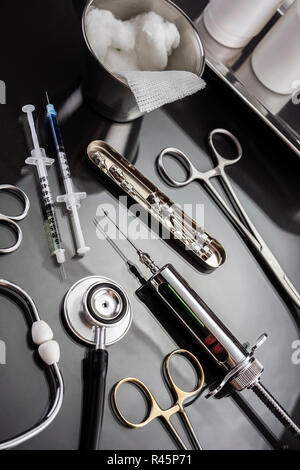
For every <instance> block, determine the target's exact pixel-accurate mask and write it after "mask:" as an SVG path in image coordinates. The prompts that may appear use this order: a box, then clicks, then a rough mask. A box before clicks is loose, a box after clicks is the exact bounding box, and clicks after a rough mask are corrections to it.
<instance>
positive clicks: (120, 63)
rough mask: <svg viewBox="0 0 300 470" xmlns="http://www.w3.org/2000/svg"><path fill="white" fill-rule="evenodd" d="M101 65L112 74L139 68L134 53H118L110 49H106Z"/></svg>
mask: <svg viewBox="0 0 300 470" xmlns="http://www.w3.org/2000/svg"><path fill="white" fill-rule="evenodd" d="M103 63H104V64H105V67H106V68H107V69H108V70H110V71H111V72H113V73H121V72H125V71H127V70H137V68H138V66H139V65H138V59H137V55H136V52H135V51H118V50H116V49H113V48H112V47H109V48H108V50H107V53H106V56H105V59H104V62H103Z"/></svg>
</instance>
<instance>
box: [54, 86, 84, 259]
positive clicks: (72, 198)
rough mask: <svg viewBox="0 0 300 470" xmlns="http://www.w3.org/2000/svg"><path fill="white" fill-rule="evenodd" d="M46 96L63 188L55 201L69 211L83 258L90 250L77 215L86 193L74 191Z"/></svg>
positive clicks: (56, 122) (56, 123) (78, 248)
mask: <svg viewBox="0 0 300 470" xmlns="http://www.w3.org/2000/svg"><path fill="white" fill-rule="evenodd" d="M46 96H47V101H48V104H47V117H48V119H49V123H50V126H51V131H52V136H53V140H54V144H55V148H56V153H57V158H58V161H59V167H60V172H61V176H62V179H63V183H64V188H65V194H61V195H60V196H57V198H56V201H57V202H64V203H65V204H66V207H67V209H68V211H70V213H71V220H72V225H73V233H74V238H75V242H76V250H77V254H78V255H79V256H84V255H85V254H86V253H88V251H90V248H89V247H88V246H86V244H85V241H84V237H83V233H82V228H81V225H80V220H79V215H78V209H79V207H80V205H81V200H82V199H84V198H86V193H85V192H75V191H74V186H73V181H72V177H71V171H70V167H69V163H68V160H67V155H66V151H65V148H64V143H63V139H62V135H61V132H60V128H59V124H58V119H57V113H56V111H55V108H54V106H53V104H51V103H50V101H49V97H48V93H47V92H46Z"/></svg>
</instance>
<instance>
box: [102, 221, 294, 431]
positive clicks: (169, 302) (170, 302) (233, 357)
mask: <svg viewBox="0 0 300 470" xmlns="http://www.w3.org/2000/svg"><path fill="white" fill-rule="evenodd" d="M105 215H106V217H108V214H107V213H105ZM108 218H109V219H110V220H111V222H112V223H113V224H114V225H115V226H116V227H117V229H118V230H119V231H120V233H122V235H123V236H124V237H125V238H126V239H127V240H128V241H129V243H130V244H131V246H132V247H133V248H134V249H135V250H136V252H137V254H138V256H139V260H140V262H141V263H142V264H144V265H145V266H146V267H147V268H148V269H149V270H150V271H151V273H152V277H151V278H150V279H149V280H148V281H147V282H146V286H147V287H149V288H150V290H151V292H152V293H153V295H155V296H156V297H157V298H158V299H159V301H160V302H162V303H163V304H164V305H165V306H167V308H168V309H169V310H170V311H171V312H172V313H173V314H175V315H176V318H177V319H178V320H179V321H180V323H181V324H182V326H183V327H184V328H185V330H186V331H187V332H188V333H189V334H191V335H192V336H193V337H194V338H195V339H196V341H197V342H198V343H199V344H200V345H201V346H202V348H204V350H205V351H206V352H207V353H208V355H209V356H210V358H211V359H212V360H213V362H214V363H215V364H216V365H217V366H219V367H220V368H221V369H223V372H224V378H223V380H222V381H221V382H220V384H219V385H218V386H217V387H216V388H215V389H214V390H211V391H210V392H209V394H208V395H207V398H209V397H211V396H215V395H217V394H218V393H219V392H221V390H222V389H223V388H224V387H225V386H226V385H227V384H230V385H231V386H232V387H233V388H234V389H235V390H236V391H238V392H240V391H242V390H245V389H246V388H249V389H251V390H253V391H254V392H255V394H256V395H257V396H258V397H259V398H260V399H261V400H262V401H263V402H264V403H265V404H266V405H267V406H268V408H269V409H270V410H271V411H272V413H274V415H275V416H276V417H277V418H278V419H279V421H281V422H282V424H283V425H284V426H286V427H287V428H291V429H292V430H293V431H294V432H295V433H296V434H297V435H298V436H300V429H299V427H298V426H297V424H295V422H294V421H293V420H292V419H291V418H290V416H289V415H288V414H287V413H286V411H285V410H284V409H283V408H282V407H281V406H280V405H279V404H278V402H277V401H276V400H275V399H274V398H273V397H272V395H271V394H270V393H269V392H268V391H267V390H266V389H265V388H264V386H263V385H262V384H261V383H260V377H261V374H262V372H263V366H262V364H261V363H260V362H259V361H258V360H257V359H256V358H255V357H254V352H255V351H256V349H257V348H258V347H259V346H261V345H262V344H263V343H264V341H265V340H266V338H267V335H266V334H263V335H262V336H261V337H260V338H259V339H258V340H257V342H256V344H255V345H254V346H253V347H252V349H251V351H248V350H247V349H246V347H245V346H243V345H242V344H241V343H240V342H239V341H238V340H237V339H236V338H235V337H234V335H233V334H232V333H231V332H230V330H228V328H226V326H225V325H224V324H223V323H222V322H221V320H220V319H219V318H218V317H217V316H216V315H215V314H214V313H213V312H212V310H211V309H210V308H209V307H208V306H207V305H206V304H205V302H204V301H203V300H202V299H201V298H200V297H199V296H198V294H197V293H196V292H195V291H194V290H193V289H192V288H191V287H190V286H189V284H188V283H187V282H186V281H185V280H184V279H183V278H182V276H181V275H180V274H179V273H178V272H177V271H176V270H175V268H174V267H173V266H172V265H170V264H167V265H165V266H163V267H162V268H159V267H158V266H157V265H156V264H155V263H154V262H153V261H152V259H151V258H150V256H149V255H148V254H147V253H144V252H142V251H141V250H139V249H138V248H137V247H136V246H135V245H134V244H133V242H132V241H131V240H130V239H129V238H128V237H126V235H125V234H124V233H123V232H122V231H121V230H120V228H119V227H118V225H117V224H116V223H115V222H114V221H113V220H112V219H111V218H110V217H108ZM99 228H100V229H101V226H100V224H99ZM106 236H107V235H106ZM107 238H108V236H107ZM110 243H111V244H112V245H113V244H114V242H113V240H111V239H110ZM117 251H118V252H119V249H118V250H117ZM143 288H144V287H141V288H140V289H139V290H142V289H143Z"/></svg>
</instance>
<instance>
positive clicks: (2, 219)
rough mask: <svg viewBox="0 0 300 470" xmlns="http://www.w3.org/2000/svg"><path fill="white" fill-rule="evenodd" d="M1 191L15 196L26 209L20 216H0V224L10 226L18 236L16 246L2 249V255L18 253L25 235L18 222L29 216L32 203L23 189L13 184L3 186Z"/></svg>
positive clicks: (0, 187) (0, 250)
mask: <svg viewBox="0 0 300 470" xmlns="http://www.w3.org/2000/svg"><path fill="white" fill-rule="evenodd" d="M0 191H8V192H11V193H13V194H15V195H16V196H17V197H18V198H19V199H20V200H21V201H22V202H23V205H24V209H23V212H22V213H21V214H18V215H7V214H0V224H2V225H8V226H9V227H10V228H11V229H12V230H13V231H14V232H15V234H16V242H15V244H14V245H12V246H9V247H7V248H0V254H5V253H12V252H13V251H16V250H17V249H18V248H19V246H20V245H21V242H22V238H23V234H22V230H21V229H20V227H19V225H18V224H17V222H18V221H19V220H23V219H24V218H25V217H26V216H27V214H28V211H29V207H30V202H29V199H28V197H27V195H26V194H25V193H24V191H22V189H20V188H18V187H17V186H13V185H11V184H1V185H0Z"/></svg>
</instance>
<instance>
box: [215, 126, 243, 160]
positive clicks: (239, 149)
mask: <svg viewBox="0 0 300 470" xmlns="http://www.w3.org/2000/svg"><path fill="white" fill-rule="evenodd" d="M216 135H225V136H226V137H228V138H229V139H230V140H231V141H232V142H233V143H234V145H235V147H236V150H237V156H236V157H235V158H227V157H224V156H223V155H221V154H220V153H219V152H218V150H217V149H216V146H215V144H214V137H215V136H216ZM208 145H209V147H210V149H211V151H212V152H213V154H214V155H215V157H216V158H217V161H218V164H219V165H220V166H221V167H223V168H224V167H225V166H227V165H234V164H235V163H237V162H238V161H239V160H240V159H241V158H242V156H243V148H242V146H241V144H240V142H239V140H238V139H237V138H236V137H235V135H233V134H232V133H231V132H229V131H228V130H227V129H223V128H217V129H214V130H212V131H211V132H210V133H209V136H208Z"/></svg>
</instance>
